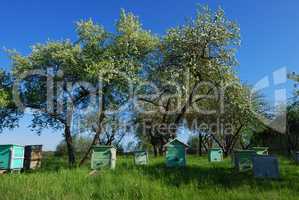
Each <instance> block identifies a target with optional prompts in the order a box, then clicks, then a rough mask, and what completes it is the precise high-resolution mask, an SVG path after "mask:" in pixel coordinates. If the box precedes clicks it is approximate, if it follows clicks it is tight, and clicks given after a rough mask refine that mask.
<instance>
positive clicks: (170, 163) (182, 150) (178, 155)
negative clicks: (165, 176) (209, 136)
mask: <svg viewBox="0 0 299 200" xmlns="http://www.w3.org/2000/svg"><path fill="white" fill-rule="evenodd" d="M165 147H166V166H167V167H183V166H186V149H187V148H188V147H189V146H188V145H187V144H185V143H183V142H181V141H180V140H178V139H174V140H172V141H170V142H168V143H167V144H166V145H165Z"/></svg>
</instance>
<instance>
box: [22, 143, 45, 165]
mask: <svg viewBox="0 0 299 200" xmlns="http://www.w3.org/2000/svg"><path fill="white" fill-rule="evenodd" d="M42 148H43V146H42V145H27V146H25V159H24V169H25V170H30V169H32V170H34V169H38V168H40V167H41V163H42Z"/></svg>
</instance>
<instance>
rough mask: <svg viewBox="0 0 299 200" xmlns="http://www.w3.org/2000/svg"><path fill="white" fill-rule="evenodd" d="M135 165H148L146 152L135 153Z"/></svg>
mask: <svg viewBox="0 0 299 200" xmlns="http://www.w3.org/2000/svg"><path fill="white" fill-rule="evenodd" d="M134 163H135V165H146V164H147V163H148V154H147V152H146V151H135V152H134Z"/></svg>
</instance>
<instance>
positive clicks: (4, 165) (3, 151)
mask: <svg viewBox="0 0 299 200" xmlns="http://www.w3.org/2000/svg"><path fill="white" fill-rule="evenodd" d="M23 164H24V146H21V145H15V144H7V145H0V170H20V169H22V168H23Z"/></svg>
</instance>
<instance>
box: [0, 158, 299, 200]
mask: <svg viewBox="0 0 299 200" xmlns="http://www.w3.org/2000/svg"><path fill="white" fill-rule="evenodd" d="M43 164H44V165H43V169H41V170H39V171H36V172H30V173H22V174H9V175H3V176H0V199H1V200H6V199H7V200H13V199H22V200H40V199H42V200H44V199H49V200H50V199H51V200H52V199H53V200H54V199H55V200H56V199H66V200H67V199H70V200H76V199H78V200H84V199H105V200H106V199H117V200H120V199H128V200H134V199H163V200H164V199H223V200H224V199H225V200H227V199H231V200H234V199H236V200H237V199H238V200H239V199H248V200H249V199H250V200H252V199H265V200H269V199H271V200H276V199H299V166H296V165H294V164H293V163H292V162H290V161H288V160H287V159H285V158H280V171H281V179H279V180H258V179H255V178H253V176H252V172H250V171H249V172H244V173H237V172H235V171H234V170H233V169H231V166H230V160H229V159H228V160H225V161H224V162H222V163H208V161H207V158H206V157H200V158H199V157H196V156H188V166H187V167H185V168H181V169H168V168H166V167H165V165H164V159H163V158H162V157H160V158H150V164H149V165H148V166H134V164H133V158H132V157H127V156H121V157H118V160H117V167H116V169H115V170H102V171H100V172H99V174H98V175H96V176H89V172H90V169H89V168H88V166H85V167H84V168H82V169H74V170H68V169H66V164H65V162H64V160H63V159H61V158H55V157H48V158H46V159H45V160H44V163H43Z"/></svg>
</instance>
